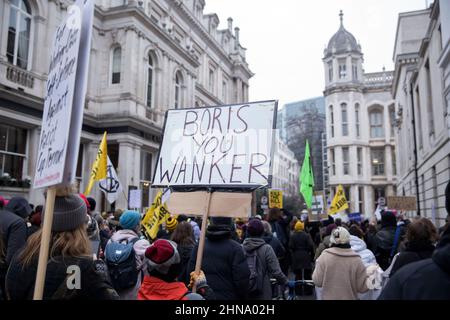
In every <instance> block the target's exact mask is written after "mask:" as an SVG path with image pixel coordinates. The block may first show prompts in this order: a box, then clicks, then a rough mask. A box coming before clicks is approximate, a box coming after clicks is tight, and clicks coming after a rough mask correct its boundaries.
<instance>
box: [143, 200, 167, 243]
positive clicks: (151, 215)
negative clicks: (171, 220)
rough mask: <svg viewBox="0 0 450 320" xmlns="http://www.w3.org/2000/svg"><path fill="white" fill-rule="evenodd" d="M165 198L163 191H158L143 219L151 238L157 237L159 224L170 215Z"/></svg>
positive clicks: (145, 228)
mask: <svg viewBox="0 0 450 320" xmlns="http://www.w3.org/2000/svg"><path fill="white" fill-rule="evenodd" d="M164 200H165V199H164V195H163V192H162V191H160V192H158V194H157V195H156V197H155V199H154V200H153V203H152V205H151V207H150V208H149V209H148V210H147V213H146V214H145V216H144V219H143V220H142V221H141V224H142V226H143V227H144V230H145V232H146V234H147V235H148V236H149V237H150V238H151V239H155V238H156V236H157V234H158V231H159V226H160V225H161V224H162V223H163V222H164V221H166V220H167V218H168V217H170V213H169V211H168V209H167V206H166V204H165V201H164Z"/></svg>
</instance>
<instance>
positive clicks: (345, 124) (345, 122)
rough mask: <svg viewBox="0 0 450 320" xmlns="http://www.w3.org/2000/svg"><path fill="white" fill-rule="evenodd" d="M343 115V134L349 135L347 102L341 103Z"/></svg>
mask: <svg viewBox="0 0 450 320" xmlns="http://www.w3.org/2000/svg"><path fill="white" fill-rule="evenodd" d="M341 116H342V135H343V136H344V137H345V136H348V113H347V104H346V103H341Z"/></svg>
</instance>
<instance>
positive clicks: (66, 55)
mask: <svg viewBox="0 0 450 320" xmlns="http://www.w3.org/2000/svg"><path fill="white" fill-rule="evenodd" d="M93 16H94V1H93V0H78V1H76V2H75V4H74V5H72V6H69V8H68V10H67V16H66V17H65V19H64V20H63V22H62V23H61V24H60V25H59V26H58V28H57V29H56V34H55V36H54V38H53V47H52V52H51V56H50V65H49V71H48V78H47V83H46V89H45V98H44V110H43V118H42V127H41V136H40V139H39V145H38V153H37V162H36V169H35V175H34V179H33V188H43V187H50V186H51V188H49V189H48V192H47V198H46V203H45V220H44V222H43V226H42V237H41V247H40V250H39V260H38V267H37V272H36V281H35V286H34V294H33V299H34V300H41V299H42V296H43V293H44V280H45V275H46V271H47V261H48V252H49V247H50V235H51V227H52V222H53V208H54V202H55V197H56V188H55V187H54V186H55V185H61V186H63V185H69V184H71V183H73V182H74V181H75V173H76V165H77V160H78V151H79V146H80V136H81V126H82V122H83V110H84V103H85V96H86V90H87V73H88V66H89V56H90V50H91V37H92V21H93Z"/></svg>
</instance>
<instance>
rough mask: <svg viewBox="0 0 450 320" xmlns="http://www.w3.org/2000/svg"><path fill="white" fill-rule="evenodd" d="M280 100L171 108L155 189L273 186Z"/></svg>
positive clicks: (161, 149) (156, 171)
mask: <svg viewBox="0 0 450 320" xmlns="http://www.w3.org/2000/svg"><path fill="white" fill-rule="evenodd" d="M276 112H277V102H276V101H267V102H254V103H248V104H242V105H231V106H217V107H205V108H197V109H179V110H178V109H177V110H169V111H168V112H167V113H166V121H165V125H164V138H163V141H162V145H161V148H160V153H159V156H158V161H157V165H156V168H155V173H154V180H153V184H152V187H162V186H170V187H177V186H189V187H192V186H209V187H214V186H218V187H223V186H227V187H239V188H243V187H244V188H245V187H249V188H255V187H258V186H270V181H271V171H270V168H271V159H272V152H273V148H272V143H273V141H274V139H273V135H274V130H273V129H274V128H275V125H276V121H275V117H276Z"/></svg>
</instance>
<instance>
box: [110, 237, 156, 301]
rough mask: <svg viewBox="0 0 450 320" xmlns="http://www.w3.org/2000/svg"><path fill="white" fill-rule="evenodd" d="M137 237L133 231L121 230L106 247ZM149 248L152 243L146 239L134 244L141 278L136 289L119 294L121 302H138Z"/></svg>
mask: <svg viewBox="0 0 450 320" xmlns="http://www.w3.org/2000/svg"><path fill="white" fill-rule="evenodd" d="M137 237H138V235H137V234H136V233H135V232H134V231H133V230H129V229H123V230H119V231H117V232H116V233H114V234H113V235H112V237H111V239H109V241H108V243H107V244H106V246H108V244H109V243H110V242H124V241H127V242H130V241H132V240H133V239H135V238H137ZM149 246H150V243H149V242H148V241H147V240H145V239H142V240H138V241H136V242H135V243H134V245H133V249H134V252H135V254H136V266H137V268H138V270H139V271H141V272H140V275H141V276H139V277H138V281H137V282H136V285H135V286H134V287H132V288H130V289H126V290H123V291H121V292H118V294H119V296H120V299H121V300H136V296H137V292H138V290H139V287H140V286H141V280H142V278H143V275H144V273H145V271H146V264H145V263H144V259H145V250H147V248H148V247H149Z"/></svg>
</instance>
